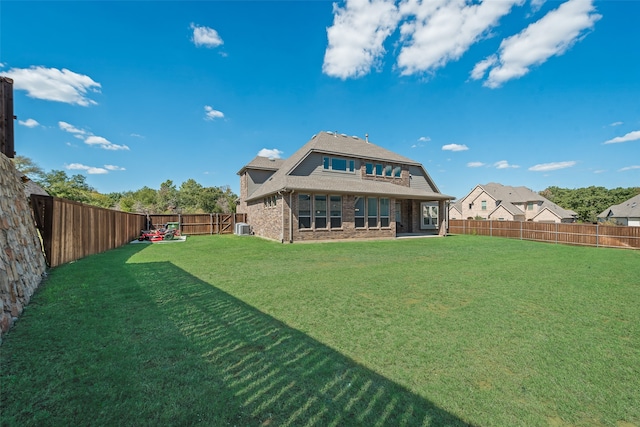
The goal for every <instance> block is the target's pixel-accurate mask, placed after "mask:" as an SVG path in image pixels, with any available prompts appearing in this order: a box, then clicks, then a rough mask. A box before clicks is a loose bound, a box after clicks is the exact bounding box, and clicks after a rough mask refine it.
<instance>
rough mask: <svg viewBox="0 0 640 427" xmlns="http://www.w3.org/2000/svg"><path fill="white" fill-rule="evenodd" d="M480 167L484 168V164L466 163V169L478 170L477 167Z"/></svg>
mask: <svg viewBox="0 0 640 427" xmlns="http://www.w3.org/2000/svg"><path fill="white" fill-rule="evenodd" d="M482 166H484V163H482V162H469V163H467V167H468V168H479V167H482Z"/></svg>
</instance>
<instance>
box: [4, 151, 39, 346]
mask: <svg viewBox="0 0 640 427" xmlns="http://www.w3.org/2000/svg"><path fill="white" fill-rule="evenodd" d="M46 268H47V267H46V263H45V258H44V254H43V252H42V246H41V245H40V239H39V237H38V232H37V230H36V226H35V224H34V221H33V216H32V214H31V207H30V206H29V202H28V200H27V198H26V196H25V193H24V188H23V184H22V182H21V181H20V179H18V175H17V174H16V169H15V167H14V165H13V163H12V162H11V160H10V159H9V158H8V157H7V156H5V155H4V154H1V153H0V332H1V334H4V333H5V332H6V331H7V330H9V328H11V326H13V324H14V322H15V321H16V319H17V318H18V317H19V316H20V314H21V313H22V310H23V308H24V306H25V305H27V304H28V303H29V299H30V298H31V296H32V295H33V293H34V292H35V290H36V288H37V287H38V286H39V285H40V282H41V281H42V277H43V275H44V274H45V272H46ZM0 342H1V341H0Z"/></svg>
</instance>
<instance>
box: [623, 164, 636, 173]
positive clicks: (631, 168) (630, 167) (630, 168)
mask: <svg viewBox="0 0 640 427" xmlns="http://www.w3.org/2000/svg"><path fill="white" fill-rule="evenodd" d="M634 169H640V165H634V166H627V167H625V168H622V169H619V170H618V172H624V171H630V170H634Z"/></svg>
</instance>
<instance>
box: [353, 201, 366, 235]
mask: <svg viewBox="0 0 640 427" xmlns="http://www.w3.org/2000/svg"><path fill="white" fill-rule="evenodd" d="M354 216H355V223H356V228H362V227H364V197H356V204H355V212H354Z"/></svg>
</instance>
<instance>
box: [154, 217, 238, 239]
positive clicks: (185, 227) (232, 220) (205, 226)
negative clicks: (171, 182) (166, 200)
mask: <svg viewBox="0 0 640 427" xmlns="http://www.w3.org/2000/svg"><path fill="white" fill-rule="evenodd" d="M246 221H247V214H239V213H236V214H221V213H213V214H180V215H178V214H176V215H149V216H148V219H147V228H149V229H150V228H156V229H157V228H160V227H162V226H163V225H164V224H166V223H167V222H178V223H180V233H182V234H186V235H194V234H232V233H233V232H234V228H235V225H236V223H238V222H246Z"/></svg>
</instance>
